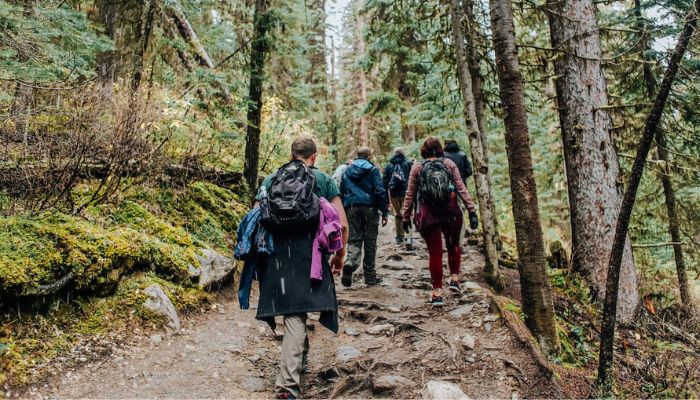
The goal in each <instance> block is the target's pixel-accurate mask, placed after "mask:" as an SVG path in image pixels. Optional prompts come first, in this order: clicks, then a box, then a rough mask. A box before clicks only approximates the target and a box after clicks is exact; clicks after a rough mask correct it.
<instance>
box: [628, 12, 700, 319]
mask: <svg viewBox="0 0 700 400" xmlns="http://www.w3.org/2000/svg"><path fill="white" fill-rule="evenodd" d="M634 14H635V17H636V18H637V29H638V30H639V31H640V32H641V35H642V36H641V38H640V40H639V53H640V56H641V58H642V61H643V64H642V73H643V77H644V86H645V88H646V91H647V97H648V98H649V99H650V100H653V99H654V97H655V96H656V94H655V92H656V80H655V79H654V74H653V72H652V70H651V66H650V65H649V63H650V60H649V58H648V57H647V51H648V50H649V33H648V30H647V27H646V25H645V23H644V21H643V19H642V7H641V4H640V0H634ZM656 146H657V153H658V158H659V160H661V161H662V162H663V163H664V165H670V157H669V154H668V150H667V148H668V145H667V143H666V137H665V135H664V132H663V131H662V130H661V129H658V130H657V131H656ZM659 179H660V180H661V185H662V186H663V188H664V198H665V203H666V211H667V213H668V232H669V234H670V235H671V242H672V243H673V256H674V258H675V261H676V272H677V274H678V289H679V291H680V294H681V304H683V307H684V308H685V309H686V310H687V311H690V312H691V314H692V313H693V311H694V310H693V309H694V304H693V300H692V297H691V295H690V289H689V287H688V272H687V271H686V268H685V261H684V259H683V245H682V244H681V234H680V223H679V221H678V213H677V212H676V192H675V190H674V188H673V183H672V182H671V177H670V176H668V175H666V174H665V173H661V174H659Z"/></svg>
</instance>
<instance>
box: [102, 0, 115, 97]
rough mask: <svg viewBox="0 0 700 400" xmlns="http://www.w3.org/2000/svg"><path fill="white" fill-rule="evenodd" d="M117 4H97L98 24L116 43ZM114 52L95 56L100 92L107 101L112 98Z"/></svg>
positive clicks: (105, 1) (106, 0)
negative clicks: (101, 25) (100, 86)
mask: <svg viewBox="0 0 700 400" xmlns="http://www.w3.org/2000/svg"><path fill="white" fill-rule="evenodd" d="M117 7H118V6H117V4H115V2H114V0H99V2H98V3H97V9H98V15H99V19H100V22H102V24H103V25H104V28H105V34H106V35H107V37H108V38H110V39H112V41H114V42H115V46H116V44H117V43H116V41H117V37H116V36H117V35H116V33H117V31H116V14H117ZM115 58H116V51H115V50H110V51H106V52H102V53H100V54H98V55H97V70H98V74H99V79H100V83H101V84H102V91H103V92H104V95H105V97H107V98H108V99H111V98H112V94H113V91H114V78H115V75H116V71H115V69H116V61H115Z"/></svg>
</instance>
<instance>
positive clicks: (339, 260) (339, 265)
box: [331, 249, 345, 275]
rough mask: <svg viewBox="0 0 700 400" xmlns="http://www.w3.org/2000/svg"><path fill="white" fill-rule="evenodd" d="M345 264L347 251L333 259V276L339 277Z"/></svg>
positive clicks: (338, 253)
mask: <svg viewBox="0 0 700 400" xmlns="http://www.w3.org/2000/svg"><path fill="white" fill-rule="evenodd" d="M344 264H345V250H344V249H343V250H341V251H339V252H337V253H335V254H333V257H331V272H332V273H333V275H338V274H339V273H340V271H342V270H343V265H344Z"/></svg>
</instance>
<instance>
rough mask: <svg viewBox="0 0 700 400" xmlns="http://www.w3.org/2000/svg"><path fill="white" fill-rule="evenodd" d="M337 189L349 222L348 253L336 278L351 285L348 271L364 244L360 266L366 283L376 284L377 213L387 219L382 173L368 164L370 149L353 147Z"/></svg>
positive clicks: (350, 276) (352, 268)
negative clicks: (355, 151) (351, 155)
mask: <svg viewBox="0 0 700 400" xmlns="http://www.w3.org/2000/svg"><path fill="white" fill-rule="evenodd" d="M340 193H341V194H342V196H343V206H345V209H346V210H347V216H348V223H349V224H350V239H349V240H348V257H347V260H346V261H345V266H344V267H343V275H342V277H341V280H340V281H341V283H342V284H343V286H345V287H350V286H352V274H353V272H355V270H357V268H358V267H359V266H360V258H361V257H362V249H363V248H364V259H363V260H362V267H363V270H364V277H365V283H366V284H367V285H370V286H372V285H377V284H379V283H380V282H381V278H380V277H378V276H377V272H376V270H375V265H374V264H375V258H376V254H377V236H378V235H379V214H380V213H381V215H382V226H386V224H387V222H388V221H389V220H388V218H387V215H388V213H389V208H388V199H387V195H386V190H384V185H383V184H382V176H381V173H380V172H379V169H378V168H377V167H375V166H374V164H372V151H371V150H370V148H369V147H365V146H362V147H360V148H358V149H357V158H356V159H354V160H353V161H352V163H351V164H350V165H349V166H348V169H347V170H346V171H345V173H344V174H343V179H342V180H341V181H340Z"/></svg>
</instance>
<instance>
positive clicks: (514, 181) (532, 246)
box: [490, 0, 559, 354]
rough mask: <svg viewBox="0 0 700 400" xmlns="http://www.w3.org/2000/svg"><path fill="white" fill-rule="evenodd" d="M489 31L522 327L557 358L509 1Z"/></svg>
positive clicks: (494, 0) (501, 3) (499, 6)
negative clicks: (491, 32) (505, 166)
mask: <svg viewBox="0 0 700 400" xmlns="http://www.w3.org/2000/svg"><path fill="white" fill-rule="evenodd" d="M490 13H491V29H492V31H493V45H494V50H495V52H496V70H497V72H498V83H499V89H500V95H501V104H502V107H503V113H504V114H503V120H504V123H505V128H506V129H505V141H506V153H507V155H508V172H509V175H510V189H511V195H512V198H513V202H512V207H513V219H514V220H515V236H516V242H517V248H518V269H519V270H520V288H521V291H522V304H523V313H524V314H525V324H526V325H527V327H528V328H529V329H530V331H531V332H532V333H533V335H534V336H535V337H536V338H537V340H538V342H539V343H540V347H542V350H543V351H544V352H545V353H549V354H556V353H558V352H559V337H558V335H557V328H556V322H555V319H554V306H553V303H552V288H551V287H550V284H549V277H548V276H547V266H546V263H545V252H544V240H543V238H542V226H541V224H540V213H539V207H538V204H537V186H536V183H535V175H534V173H533V170H532V154H531V153H530V137H529V132H528V126H527V111H526V109H525V90H524V88H523V77H522V75H521V73H520V60H519V59H518V50H517V48H516V45H515V25H514V23H513V10H512V8H511V0H491V1H490Z"/></svg>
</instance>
